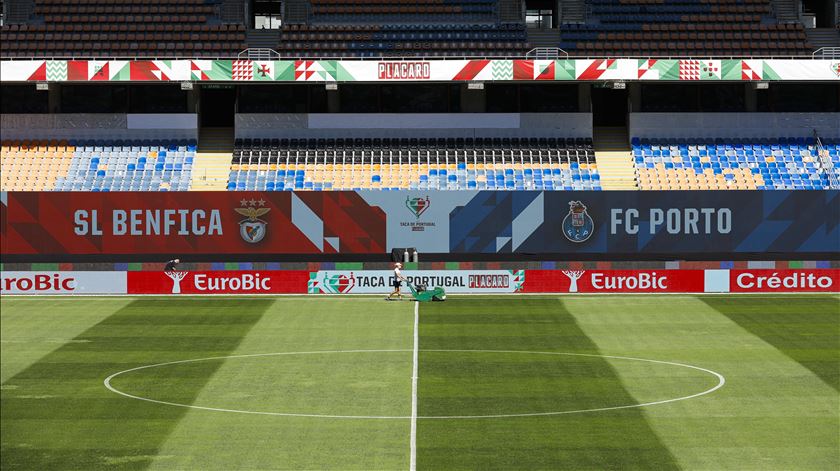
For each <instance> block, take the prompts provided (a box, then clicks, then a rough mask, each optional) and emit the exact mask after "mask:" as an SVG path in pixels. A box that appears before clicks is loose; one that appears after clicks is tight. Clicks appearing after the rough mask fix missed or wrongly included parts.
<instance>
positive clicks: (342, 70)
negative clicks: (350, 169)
mask: <svg viewBox="0 0 840 471" xmlns="http://www.w3.org/2000/svg"><path fill="white" fill-rule="evenodd" d="M394 70H396V71H400V73H391V72H390V71H394ZM403 72H406V73H408V75H405V76H404V75H403ZM469 80H477V81H490V82H492V81H511V80H516V81H520V80H521V81H536V80H547V81H552V80H555V81H574V80H585V81H589V80H593V81H608V80H621V81H655V80H663V81H664V80H667V81H699V80H720V81H734V82H742V81H745V82H746V81H755V80H764V81H797V82H799V81H840V62H838V61H836V60H834V61H832V60H823V59H652V58H648V59H537V60H532V59H515V60H511V59H472V60H432V59H430V60H423V59H413V58H405V59H398V60H276V61H271V60H269V61H252V60H247V59H236V60H231V59H220V60H212V59H192V60H136V61H128V60H15V61H0V82H43V81H48V82H93V81H111V82H166V81H173V82H185V81H195V82H203V81H214V82H231V81H236V82H293V81H305V82H387V81H391V82H424V81H436V82H458V81H469Z"/></svg>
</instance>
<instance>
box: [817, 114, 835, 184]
mask: <svg viewBox="0 0 840 471" xmlns="http://www.w3.org/2000/svg"><path fill="white" fill-rule="evenodd" d="M814 140H815V141H816V143H817V156H818V157H819V159H820V166H822V168H823V171H824V172H825V173H827V174H828V186H829V188H831V189H832V190H838V189H840V180H838V178H837V175H836V174H835V173H834V162H832V161H831V155H829V153H828V150H827V149H826V148H825V147H823V144H822V139H820V136H819V135H818V134H817V130H816V129H814Z"/></svg>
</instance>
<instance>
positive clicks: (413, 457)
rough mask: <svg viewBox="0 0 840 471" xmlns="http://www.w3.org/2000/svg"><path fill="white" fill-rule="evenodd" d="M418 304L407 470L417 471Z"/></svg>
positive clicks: (418, 309) (412, 368)
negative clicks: (409, 451) (409, 450)
mask: <svg viewBox="0 0 840 471" xmlns="http://www.w3.org/2000/svg"><path fill="white" fill-rule="evenodd" d="M419 325H420V303H419V302H417V301H415V302H414V354H413V359H412V366H411V458H410V461H409V465H408V469H409V470H410V471H416V470H417V370H418V358H419V352H420V333H419V331H418V330H419V329H418V327H419Z"/></svg>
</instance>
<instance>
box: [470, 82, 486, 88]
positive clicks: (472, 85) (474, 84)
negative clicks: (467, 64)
mask: <svg viewBox="0 0 840 471" xmlns="http://www.w3.org/2000/svg"><path fill="white" fill-rule="evenodd" d="M467 90H484V82H470V83H468V84H467Z"/></svg>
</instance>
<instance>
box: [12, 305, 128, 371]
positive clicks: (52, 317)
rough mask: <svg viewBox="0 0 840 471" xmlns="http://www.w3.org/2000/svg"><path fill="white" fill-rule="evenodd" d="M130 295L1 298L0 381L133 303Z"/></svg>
mask: <svg viewBox="0 0 840 471" xmlns="http://www.w3.org/2000/svg"><path fill="white" fill-rule="evenodd" d="M130 302H131V300H130V299H128V298H97V299H87V300H86V302H85V306H86V309H84V312H79V309H78V308H79V304H78V299H70V298H63V299H59V298H42V297H40V296H21V297H9V296H3V297H0V337H2V341H0V382H4V383H5V382H6V380H7V379H9V378H12V377H13V376H14V375H16V374H18V373H20V372H21V371H23V370H25V369H26V368H28V367H29V366H30V365H32V364H33V363H35V362H37V361H38V360H40V359H41V358H43V357H44V356H45V355H47V354H49V353H50V352H52V351H54V350H56V349H58V348H61V346H62V345H64V344H65V343H67V342H68V341H70V340H72V339H73V337H76V336H77V335H79V334H81V333H82V332H84V331H85V330H87V329H89V328H91V327H92V326H94V325H96V324H97V323H99V322H101V321H102V320H103V319H105V318H107V317H108V316H111V315H113V314H114V313H115V312H117V311H118V310H120V309H121V308H123V307H124V306H125V305H127V304H128V303H130Z"/></svg>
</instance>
